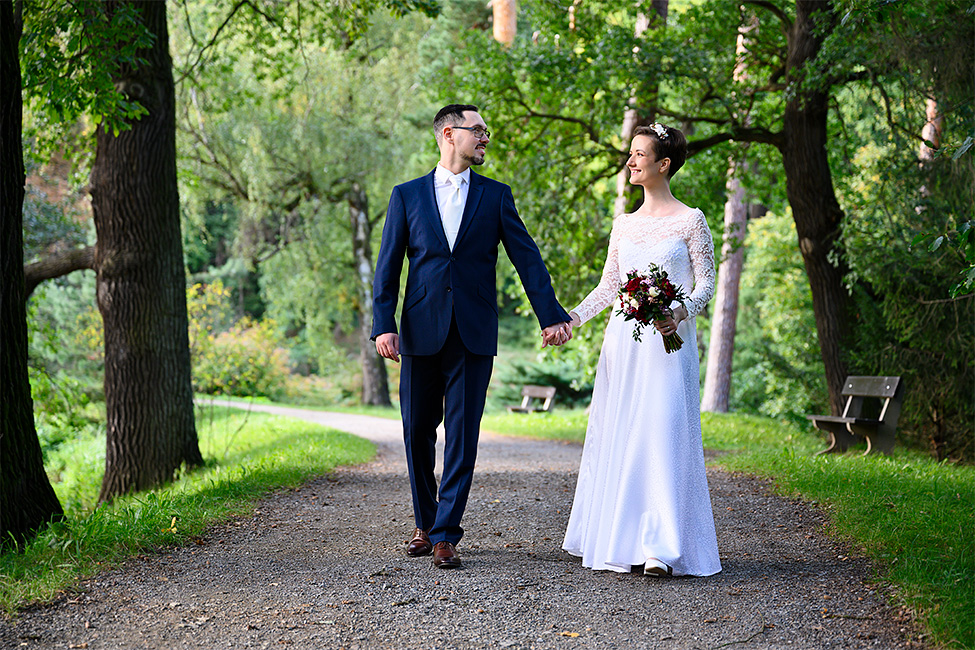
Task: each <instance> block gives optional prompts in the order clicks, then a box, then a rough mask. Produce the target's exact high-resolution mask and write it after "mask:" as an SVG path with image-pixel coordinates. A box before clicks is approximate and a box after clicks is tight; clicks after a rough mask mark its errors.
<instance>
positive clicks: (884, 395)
mask: <svg viewBox="0 0 975 650" xmlns="http://www.w3.org/2000/svg"><path fill="white" fill-rule="evenodd" d="M900 382H901V378H900V377H847V378H846V381H845V382H843V392H842V394H843V395H845V396H846V407H845V408H844V409H843V415H844V417H870V418H876V419H878V420H885V419H886V418H887V416H888V415H892V416H893V417H892V419H893V420H894V422H893V424H895V425H896V420H897V417H898V416H899V414H900V404H899V399H900V398H899V397H898V393H897V388H898V387H899V386H900ZM892 403H893V408H891V406H892Z"/></svg>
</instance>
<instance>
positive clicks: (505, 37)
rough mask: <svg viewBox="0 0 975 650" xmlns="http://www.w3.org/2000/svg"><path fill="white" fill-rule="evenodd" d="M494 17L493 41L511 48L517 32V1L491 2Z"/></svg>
mask: <svg viewBox="0 0 975 650" xmlns="http://www.w3.org/2000/svg"><path fill="white" fill-rule="evenodd" d="M491 9H492V12H493V15H494V40H496V41H497V42H499V43H504V44H505V45H507V46H509V47H510V46H511V44H512V43H514V42H515V34H516V33H517V31H518V5H517V0H492V2H491Z"/></svg>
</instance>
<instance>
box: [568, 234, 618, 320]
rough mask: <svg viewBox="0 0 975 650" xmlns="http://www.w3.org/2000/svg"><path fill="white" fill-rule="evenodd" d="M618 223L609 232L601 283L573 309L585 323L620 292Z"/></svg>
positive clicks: (610, 302)
mask: <svg viewBox="0 0 975 650" xmlns="http://www.w3.org/2000/svg"><path fill="white" fill-rule="evenodd" d="M616 223H617V222H614V223H613V230H612V231H611V232H610V234H609V252H608V253H607V255H606V265H605V266H604V267H603V275H602V278H600V280H599V284H597V285H596V288H595V289H593V290H592V291H590V292H589V295H588V296H586V297H585V299H584V300H583V301H582V302H581V303H579V306H577V307H576V308H575V309H573V310H572V311H574V312H575V313H576V314H578V315H579V320H581V321H582V322H583V323H585V322H586V321H588V320H590V319H592V317H593V316H595V315H596V314H598V313H599V312H601V311H602V310H604V309H606V307H608V306H609V305H610V304H612V302H613V300H614V299H615V298H616V296H617V294H618V293H619V288H620V262H619V235H618V234H617V230H616Z"/></svg>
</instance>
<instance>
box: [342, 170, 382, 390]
mask: <svg viewBox="0 0 975 650" xmlns="http://www.w3.org/2000/svg"><path fill="white" fill-rule="evenodd" d="M349 219H350V221H351V224H352V254H353V256H354V258H355V268H356V274H357V276H358V280H359V284H358V290H359V300H358V302H359V359H360V362H361V366H362V403H363V404H369V405H372V406H392V402H391V401H390V400H389V381H388V379H387V377H386V363H385V361H384V360H383V358H382V357H381V356H379V355H378V354H376V344H375V343H373V342H372V339H371V338H370V335H371V334H372V331H371V330H372V223H371V222H370V221H369V198H368V196H367V195H366V191H365V189H363V188H362V186H361V185H359V184H358V183H353V184H352V189H351V190H350V191H349Z"/></svg>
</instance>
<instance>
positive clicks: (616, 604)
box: [0, 406, 925, 650]
mask: <svg viewBox="0 0 975 650" xmlns="http://www.w3.org/2000/svg"><path fill="white" fill-rule="evenodd" d="M252 408H254V409H255V410H266V411H272V412H279V413H282V414H286V415H290V416H293V417H300V418H303V419H306V420H310V421H314V422H318V423H320V424H323V425H326V426H330V427H334V428H337V429H342V430H345V431H349V432H351V433H355V434H358V435H362V436H363V437H366V438H369V439H371V440H374V441H376V443H377V445H378V448H379V453H378V456H377V458H376V459H375V461H373V462H371V463H369V464H367V465H362V466H358V467H351V468H343V469H340V470H338V471H336V472H334V473H333V474H331V475H329V476H326V477H323V478H321V479H318V480H315V481H312V482H310V483H308V484H307V485H305V486H304V487H302V488H300V489H297V490H293V491H288V492H284V493H281V494H277V495H274V496H271V497H270V498H268V499H267V500H265V501H264V502H262V503H261V505H260V506H259V508H258V512H257V513H255V515H254V517H252V518H248V519H240V520H235V521H233V522H231V523H229V524H227V525H224V526H220V527H218V528H215V529H213V530H211V531H209V532H208V534H207V535H206V536H205V537H204V538H203V540H202V541H201V543H199V544H192V545H190V546H187V547H184V548H177V549H172V550H169V551H167V552H164V553H161V554H157V555H151V556H147V557H142V558H140V559H137V560H133V561H131V562H129V563H128V564H127V565H126V566H125V567H123V568H122V569H119V570H116V571H112V572H109V573H105V574H103V575H100V576H98V577H97V578H95V579H93V580H90V581H88V582H87V583H85V584H84V585H83V586H82V587H83V588H82V592H81V594H80V595H71V596H69V597H65V598H62V599H60V600H59V601H58V602H55V603H53V604H52V605H47V606H39V607H34V608H30V609H28V610H27V611H24V612H22V613H21V614H20V615H19V616H18V617H17V618H15V619H14V620H4V621H0V648H20V647H22V648H88V649H90V650H96V649H102V648H154V649H155V648H159V649H163V648H166V649H168V648H281V647H288V648H303V649H304V648H307V649H319V648H330V649H331V648H334V649H338V648H344V649H346V650H354V649H359V650H364V649H366V648H384V649H385V648H388V649H397V650H398V649H406V648H410V649H413V648H415V649H421V648H422V649H427V650H429V649H447V648H456V649H464V650H466V649H469V648H485V649H486V648H491V649H495V648H522V649H529V648H537V649H543V648H545V649H547V648H558V649H562V648H566V649H582V648H586V649H588V648H621V649H631V648H664V649H668V650H670V649H674V650H682V649H688V650H690V649H700V650H718V649H719V648H732V649H747V650H752V649H773V648H774V649H779V648H782V649H785V648H790V649H796V648H799V649H806V648H808V649H809V650H821V649H823V648H880V649H882V650H892V649H895V648H923V647H925V646H924V645H923V644H921V643H918V642H917V641H913V642H912V641H911V640H910V639H911V638H917V631H916V629H915V628H914V627H913V626H912V625H911V623H910V622H909V621H904V620H898V618H897V614H896V612H895V611H892V610H890V609H889V608H888V607H886V606H885V605H884V604H883V603H882V601H881V599H880V598H879V597H878V595H877V593H876V591H875V585H873V584H872V583H871V575H872V574H871V568H870V566H869V564H868V563H867V562H866V561H865V560H863V559H861V558H857V557H849V556H848V553H849V552H848V550H847V549H844V548H843V547H842V546H841V545H840V544H838V543H836V542H835V541H833V540H831V539H829V538H828V537H827V535H826V534H825V530H824V526H825V520H824V518H823V517H822V516H821V515H820V514H819V513H817V512H816V511H815V510H814V509H812V508H810V507H809V506H807V505H805V504H801V503H798V502H794V501H791V500H788V499H783V498H780V497H776V496H772V495H770V494H769V491H768V486H767V484H765V483H764V482H762V481H759V480H756V479H753V478H749V477H744V476H738V475H731V474H728V473H727V472H724V471H721V470H718V469H714V468H709V470H708V480H709V483H710V487H711V497H712V502H713V507H714V512H715V518H716V526H717V531H718V545H719V548H720V549H721V560H722V564H723V566H724V570H723V571H722V572H721V573H720V574H718V575H716V576H713V577H710V578H703V579H702V578H677V579H650V578H645V577H643V576H642V575H638V574H612V573H604V572H593V571H590V570H588V569H584V568H582V567H581V565H580V564H579V560H578V559H576V558H573V557H571V556H569V555H567V554H566V553H564V552H562V551H561V549H560V546H561V541H562V532H563V530H564V527H565V523H566V520H567V518H568V512H569V507H570V505H571V502H572V492H573V489H574V486H575V473H576V470H577V468H578V462H579V457H580V454H581V447H580V446H579V445H573V444H564V443H554V442H545V441H537V440H524V439H518V438H510V437H504V436H498V435H492V434H484V435H483V436H482V440H481V445H480V451H479V456H478V470H477V472H476V474H475V478H474V487H473V490H472V493H471V499H470V504H469V506H468V510H467V514H466V515H465V521H464V524H465V528H466V535H465V537H464V539H463V540H462V541H461V543H460V545H459V547H458V550H459V551H460V553H461V555H462V557H463V559H464V564H465V568H464V569H462V570H459V571H443V570H438V569H435V568H433V566H432V565H431V562H430V559H429V558H420V559H410V558H407V557H406V556H405V555H404V553H403V550H402V549H403V544H404V542H405V540H406V538H407V536H408V535H409V534H410V532H411V530H412V526H413V524H412V517H411V507H410V495H409V483H408V479H407V475H406V468H405V465H404V461H403V451H402V442H401V433H400V427H399V423H398V422H397V421H395V420H383V419H380V418H373V417H368V416H357V415H345V414H337V413H324V412H314V411H301V410H297V409H278V408H277V407H264V406H253V407H252Z"/></svg>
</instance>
